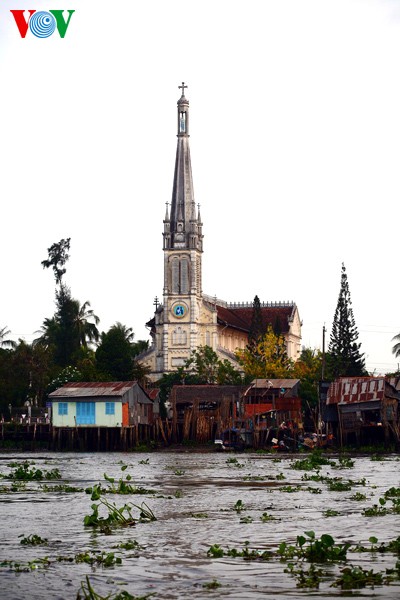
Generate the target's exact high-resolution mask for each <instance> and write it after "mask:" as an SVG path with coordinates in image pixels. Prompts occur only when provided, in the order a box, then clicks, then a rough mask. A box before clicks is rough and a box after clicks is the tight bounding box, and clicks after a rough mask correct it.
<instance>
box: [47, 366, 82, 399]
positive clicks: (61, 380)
mask: <svg viewBox="0 0 400 600" xmlns="http://www.w3.org/2000/svg"><path fill="white" fill-rule="evenodd" d="M73 381H83V378H82V374H81V373H80V371H78V369H77V368H76V367H73V366H72V365H68V366H67V367H65V368H64V369H62V371H60V373H59V374H58V375H57V377H56V378H55V379H53V380H52V381H51V382H50V383H49V385H48V386H47V390H46V391H47V393H48V394H51V392H54V390H56V389H58V388H59V387H62V386H63V385H65V384H66V383H72V382H73Z"/></svg>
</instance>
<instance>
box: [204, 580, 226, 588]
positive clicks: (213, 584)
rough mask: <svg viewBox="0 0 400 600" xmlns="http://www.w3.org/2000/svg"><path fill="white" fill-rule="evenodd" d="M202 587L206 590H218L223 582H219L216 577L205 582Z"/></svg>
mask: <svg viewBox="0 0 400 600" xmlns="http://www.w3.org/2000/svg"><path fill="white" fill-rule="evenodd" d="M202 587H203V588H205V589H206V590H217V589H218V588H219V587H221V584H220V583H218V581H217V580H216V579H213V580H212V581H209V582H207V583H203V584H202Z"/></svg>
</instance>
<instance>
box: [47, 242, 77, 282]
mask: <svg viewBox="0 0 400 600" xmlns="http://www.w3.org/2000/svg"><path fill="white" fill-rule="evenodd" d="M70 242H71V238H67V239H61V240H60V241H59V242H57V243H55V244H52V245H51V246H50V248H47V252H48V258H47V259H46V260H43V261H42V266H43V268H44V269H49V268H50V267H51V268H52V269H53V271H54V277H55V279H56V284H57V285H61V280H62V277H63V275H65V273H66V269H65V264H66V263H67V261H68V260H69V254H68V252H69V249H70Z"/></svg>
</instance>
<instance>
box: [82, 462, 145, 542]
mask: <svg viewBox="0 0 400 600" xmlns="http://www.w3.org/2000/svg"><path fill="white" fill-rule="evenodd" d="M121 469H122V470H123V471H124V470H125V469H126V465H123V466H122V467H121ZM104 477H105V479H106V481H108V482H109V484H111V485H109V487H108V488H106V489H105V490H104V489H102V487H101V485H100V484H98V485H94V486H93V488H89V489H88V490H86V491H87V492H89V493H90V494H91V500H92V501H94V503H93V504H92V505H91V509H92V513H91V514H89V515H86V516H85V517H84V520H83V523H84V525H86V526H88V527H99V528H100V529H101V530H102V531H105V532H108V531H109V529H110V527H111V526H117V525H120V526H121V525H122V526H132V525H136V523H137V521H138V520H137V519H134V517H133V516H132V510H133V508H136V509H138V510H139V521H140V522H147V521H156V520H157V519H156V517H155V515H154V513H153V511H152V510H151V509H150V508H149V507H148V506H147V504H146V503H145V502H142V504H141V505H140V506H138V505H137V504H133V503H132V502H127V503H125V504H124V505H123V506H121V507H120V508H118V507H117V506H116V504H115V503H113V502H109V501H108V500H106V498H104V497H103V494H104V493H107V492H110V491H111V492H112V493H116V494H118V493H122V494H127V493H128V494H130V493H136V492H135V491H133V492H132V491H130V484H129V483H127V481H124V480H123V479H120V480H119V482H118V486H114V481H115V480H114V478H112V477H108V476H107V475H106V474H104ZM128 477H130V476H129V475H128V476H127V479H128ZM132 489H133V490H134V489H135V488H132ZM97 501H98V504H96V502H97ZM101 507H102V508H103V510H104V509H105V510H106V513H107V516H105V517H104V516H101V515H100V513H99V511H100V508H101Z"/></svg>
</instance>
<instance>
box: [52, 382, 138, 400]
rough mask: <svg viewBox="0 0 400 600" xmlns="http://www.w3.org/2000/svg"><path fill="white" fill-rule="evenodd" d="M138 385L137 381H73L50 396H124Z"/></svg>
mask: <svg viewBox="0 0 400 600" xmlns="http://www.w3.org/2000/svg"><path fill="white" fill-rule="evenodd" d="M135 385H138V383H137V381H110V382H104V381H101V382H86V381H73V382H71V383H65V384H64V385H63V386H62V387H59V388H58V389H56V390H55V391H54V392H51V394H49V398H66V397H76V398H78V397H80V398H87V397H97V396H117V397H119V396H123V395H124V394H126V392H128V391H129V390H130V389H131V388H132V387H133V386H135Z"/></svg>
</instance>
